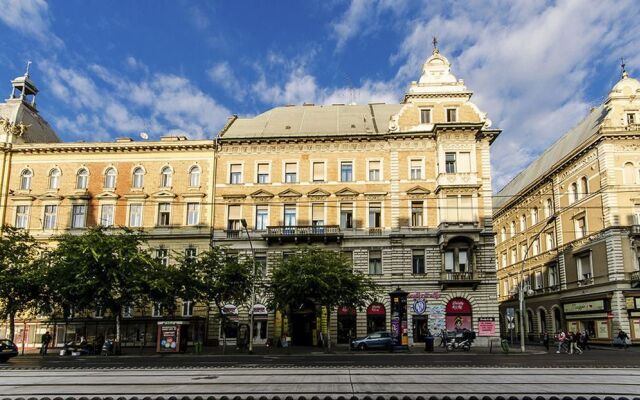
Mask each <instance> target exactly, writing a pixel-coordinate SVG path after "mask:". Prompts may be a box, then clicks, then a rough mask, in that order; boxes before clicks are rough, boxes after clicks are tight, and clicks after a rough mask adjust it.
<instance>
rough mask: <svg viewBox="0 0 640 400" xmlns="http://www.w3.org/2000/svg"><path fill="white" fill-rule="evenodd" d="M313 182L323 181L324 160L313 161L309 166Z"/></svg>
mask: <svg viewBox="0 0 640 400" xmlns="http://www.w3.org/2000/svg"><path fill="white" fill-rule="evenodd" d="M311 169H312V171H311V173H312V175H313V181H314V182H324V180H325V179H324V161H314V162H313V164H312V166H311Z"/></svg>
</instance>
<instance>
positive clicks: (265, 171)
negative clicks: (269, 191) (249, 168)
mask: <svg viewBox="0 0 640 400" xmlns="http://www.w3.org/2000/svg"><path fill="white" fill-rule="evenodd" d="M257 183H269V164H268V163H258V179H257Z"/></svg>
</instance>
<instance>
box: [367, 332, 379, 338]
mask: <svg viewBox="0 0 640 400" xmlns="http://www.w3.org/2000/svg"><path fill="white" fill-rule="evenodd" d="M379 337H380V334H379V333H374V334H373V335H369V339H378V338H379Z"/></svg>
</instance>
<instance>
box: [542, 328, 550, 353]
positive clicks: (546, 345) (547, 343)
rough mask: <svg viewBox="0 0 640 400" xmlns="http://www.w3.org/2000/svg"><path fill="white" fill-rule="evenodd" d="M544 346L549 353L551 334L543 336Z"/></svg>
mask: <svg viewBox="0 0 640 400" xmlns="http://www.w3.org/2000/svg"><path fill="white" fill-rule="evenodd" d="M542 344H543V345H544V348H545V349H546V350H547V351H549V333H547V332H545V333H544V335H543V336H542Z"/></svg>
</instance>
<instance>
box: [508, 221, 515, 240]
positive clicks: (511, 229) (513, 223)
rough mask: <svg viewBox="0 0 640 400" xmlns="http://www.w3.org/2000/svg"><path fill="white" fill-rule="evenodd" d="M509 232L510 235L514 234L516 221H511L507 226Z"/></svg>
mask: <svg viewBox="0 0 640 400" xmlns="http://www.w3.org/2000/svg"><path fill="white" fill-rule="evenodd" d="M509 233H511V237H514V236H515V235H516V222H515V221H511V225H510V226H509Z"/></svg>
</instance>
